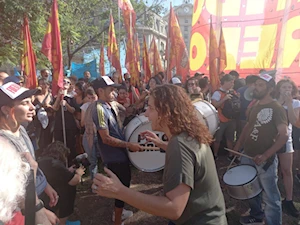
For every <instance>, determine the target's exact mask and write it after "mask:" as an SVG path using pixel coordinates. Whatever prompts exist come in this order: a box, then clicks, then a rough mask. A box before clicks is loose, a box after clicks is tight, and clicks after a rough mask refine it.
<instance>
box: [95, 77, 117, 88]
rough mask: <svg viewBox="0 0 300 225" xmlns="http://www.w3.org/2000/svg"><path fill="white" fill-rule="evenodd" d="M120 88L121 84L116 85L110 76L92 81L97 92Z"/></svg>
mask: <svg viewBox="0 0 300 225" xmlns="http://www.w3.org/2000/svg"><path fill="white" fill-rule="evenodd" d="M109 86H112V87H120V86H121V84H115V83H114V82H113V81H112V80H111V79H110V78H109V77H108V76H101V77H98V78H97V79H95V80H93V81H92V87H93V88H94V89H95V90H96V89H98V88H106V87H109Z"/></svg>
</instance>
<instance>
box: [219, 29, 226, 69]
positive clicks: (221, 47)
mask: <svg viewBox="0 0 300 225" xmlns="http://www.w3.org/2000/svg"><path fill="white" fill-rule="evenodd" d="M219 52H220V58H219V73H218V74H220V73H221V72H223V70H224V69H225V68H226V66H227V57H226V44H225V39H224V35H223V29H222V26H221V34H220V42H219Z"/></svg>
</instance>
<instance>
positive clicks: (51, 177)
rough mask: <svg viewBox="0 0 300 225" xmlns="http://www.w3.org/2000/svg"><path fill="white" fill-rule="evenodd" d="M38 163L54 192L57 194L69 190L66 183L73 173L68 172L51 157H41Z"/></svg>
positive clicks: (59, 162) (60, 163)
mask: <svg viewBox="0 0 300 225" xmlns="http://www.w3.org/2000/svg"><path fill="white" fill-rule="evenodd" d="M38 163H39V168H41V170H42V171H43V172H44V174H45V176H46V178H47V181H48V183H49V184H50V185H51V186H52V187H53V189H54V190H56V191H57V192H58V193H59V194H61V193H65V192H66V191H68V190H69V187H70V185H69V184H68V183H69V181H70V180H72V178H73V177H74V173H72V172H70V171H69V170H68V168H66V166H65V165H64V164H63V163H62V162H61V161H59V160H57V159H54V158H51V157H42V158H41V159H39V160H38Z"/></svg>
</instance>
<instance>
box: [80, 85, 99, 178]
mask: <svg viewBox="0 0 300 225" xmlns="http://www.w3.org/2000/svg"><path fill="white" fill-rule="evenodd" d="M85 93H86V100H87V102H86V103H84V104H83V105H82V106H81V107H80V109H81V121H80V125H81V126H82V127H84V128H85V129H84V134H83V138H82V145H83V148H84V151H85V152H86V153H87V154H88V160H89V162H90V163H91V165H90V166H89V172H90V176H91V179H92V180H93V178H94V174H95V173H97V171H98V166H97V163H98V139H97V132H96V127H95V125H94V123H92V124H91V123H90V121H91V118H92V115H91V110H90V109H89V106H90V105H91V104H92V103H93V102H96V101H97V100H98V96H97V95H96V93H95V91H94V89H93V88H92V87H89V88H88V89H87V90H86V92H85ZM93 107H94V106H92V108H93Z"/></svg>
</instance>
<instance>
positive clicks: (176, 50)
mask: <svg viewBox="0 0 300 225" xmlns="http://www.w3.org/2000/svg"><path fill="white" fill-rule="evenodd" d="M168 35H169V46H168V51H169V56H168V57H169V68H168V74H169V75H170V74H171V73H170V71H171V69H172V68H174V67H176V73H177V74H179V75H181V77H182V80H183V81H185V80H186V77H187V75H189V74H190V66H189V58H188V51H187V49H186V46H185V43H184V40H183V37H182V34H181V30H180V26H179V23H178V19H177V17H176V15H175V12H174V10H173V8H172V5H171V4H170V17H169V34H168ZM169 79H171V77H168V80H169Z"/></svg>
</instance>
